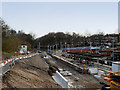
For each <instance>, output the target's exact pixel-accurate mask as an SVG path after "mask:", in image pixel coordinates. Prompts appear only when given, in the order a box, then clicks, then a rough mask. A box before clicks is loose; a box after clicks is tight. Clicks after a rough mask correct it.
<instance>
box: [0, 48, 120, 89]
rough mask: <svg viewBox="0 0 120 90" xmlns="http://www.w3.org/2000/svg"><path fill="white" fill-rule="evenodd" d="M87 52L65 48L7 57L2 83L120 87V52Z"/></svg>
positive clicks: (15, 85)
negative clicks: (106, 54)
mask: <svg viewBox="0 0 120 90" xmlns="http://www.w3.org/2000/svg"><path fill="white" fill-rule="evenodd" d="M91 51H92V50H91ZM88 52H89V51H88ZM88 52H86V53H85V50H84V53H83V52H78V51H75V50H74V51H73V49H72V50H70V48H69V50H67V48H66V49H65V50H64V49H63V50H62V51H61V50H59V51H48V52H45V51H42V52H37V53H35V54H30V55H29V54H28V55H22V56H19V57H14V58H12V59H8V60H7V61H4V62H3V63H1V69H2V72H1V76H2V87H3V89H4V88H80V89H82V88H88V89H89V88H92V89H97V88H99V89H110V88H111V89H112V88H113V89H114V88H116V89H119V87H120V86H119V85H120V62H119V59H120V53H119V52H118V51H116V52H117V54H116V53H115V54H114V57H117V58H116V59H115V60H116V61H112V60H110V59H109V60H107V59H108V58H109V55H108V56H105V55H102V53H101V54H100V55H97V54H94V52H93V53H92V54H91V53H88ZM82 54H84V55H82ZM104 54H105V51H104ZM16 82H17V83H16Z"/></svg>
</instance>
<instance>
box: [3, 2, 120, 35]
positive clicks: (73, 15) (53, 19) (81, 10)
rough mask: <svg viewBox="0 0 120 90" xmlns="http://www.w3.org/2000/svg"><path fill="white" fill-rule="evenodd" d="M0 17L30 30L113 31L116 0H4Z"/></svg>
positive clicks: (40, 33) (116, 24)
mask: <svg viewBox="0 0 120 90" xmlns="http://www.w3.org/2000/svg"><path fill="white" fill-rule="evenodd" d="M2 18H3V19H4V20H5V22H6V23H7V24H8V25H10V27H11V28H13V29H15V30H17V31H18V30H23V31H24V32H26V33H31V32H33V33H34V34H36V37H40V36H43V35H45V34H47V33H48V32H76V33H79V34H83V35H85V34H86V32H89V33H91V34H95V33H97V32H98V31H103V32H104V33H112V32H117V30H118V3H117V2H66V3H65V2H56V3H55V2H16V3H15V2H9V3H8V2H4V3H2Z"/></svg>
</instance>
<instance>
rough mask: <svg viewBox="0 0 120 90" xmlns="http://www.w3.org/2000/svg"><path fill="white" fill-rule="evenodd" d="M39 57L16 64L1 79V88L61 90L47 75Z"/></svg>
mask: <svg viewBox="0 0 120 90" xmlns="http://www.w3.org/2000/svg"><path fill="white" fill-rule="evenodd" d="M48 68H49V66H48V64H46V63H45V62H44V61H43V59H41V57H40V56H39V55H37V56H34V57H32V58H29V59H25V60H22V61H20V62H17V63H16V64H15V65H14V66H13V67H12V68H11V69H10V71H9V72H7V73H6V75H5V76H4V77H3V80H2V87H3V88H61V86H60V85H58V84H57V83H56V82H55V81H54V80H53V79H52V78H51V77H50V76H49V74H48Z"/></svg>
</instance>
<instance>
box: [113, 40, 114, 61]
mask: <svg viewBox="0 0 120 90" xmlns="http://www.w3.org/2000/svg"><path fill="white" fill-rule="evenodd" d="M113 61H114V41H113Z"/></svg>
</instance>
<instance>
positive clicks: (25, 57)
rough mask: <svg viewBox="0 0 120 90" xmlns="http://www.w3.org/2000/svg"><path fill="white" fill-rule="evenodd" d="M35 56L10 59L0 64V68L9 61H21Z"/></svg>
mask: <svg viewBox="0 0 120 90" xmlns="http://www.w3.org/2000/svg"><path fill="white" fill-rule="evenodd" d="M35 55H37V54H32V55H27V56H21V57H16V58H11V59H7V60H6V61H4V62H3V63H1V64H0V66H5V64H7V63H9V62H11V61H16V60H22V59H26V58H31V57H33V56H35Z"/></svg>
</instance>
